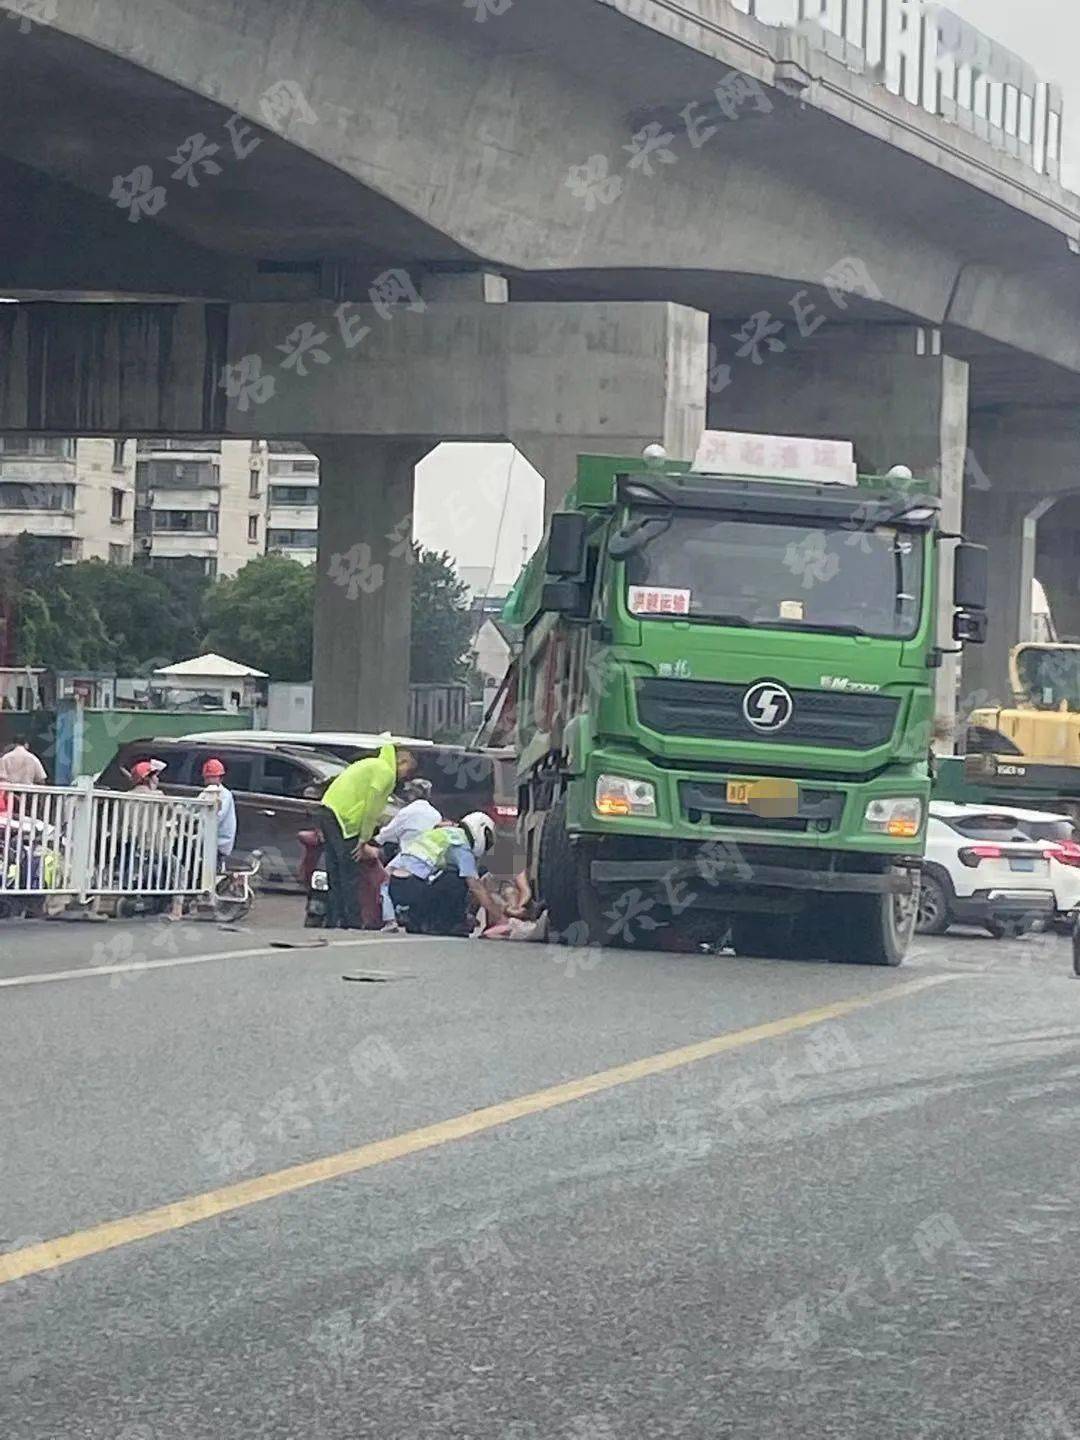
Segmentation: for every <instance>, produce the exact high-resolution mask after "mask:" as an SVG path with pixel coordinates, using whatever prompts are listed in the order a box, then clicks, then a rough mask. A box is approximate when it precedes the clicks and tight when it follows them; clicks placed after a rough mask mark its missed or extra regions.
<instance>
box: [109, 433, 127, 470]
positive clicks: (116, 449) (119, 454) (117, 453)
mask: <svg viewBox="0 0 1080 1440" xmlns="http://www.w3.org/2000/svg"><path fill="white" fill-rule="evenodd" d="M126 443H127V442H126V441H124V440H114V441H113V442H112V468H113V469H114V470H123V468H124V445H125V444H126Z"/></svg>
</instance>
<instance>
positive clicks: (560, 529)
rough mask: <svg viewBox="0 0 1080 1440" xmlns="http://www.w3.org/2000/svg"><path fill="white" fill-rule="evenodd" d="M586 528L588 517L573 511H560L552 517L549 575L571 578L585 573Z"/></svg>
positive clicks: (548, 562) (548, 548) (549, 534)
mask: <svg viewBox="0 0 1080 1440" xmlns="http://www.w3.org/2000/svg"><path fill="white" fill-rule="evenodd" d="M586 526H587V520H586V517H585V516H584V515H582V514H579V513H577V512H575V511H572V510H571V511H560V512H559V513H558V514H556V515H553V516H552V517H551V529H550V531H549V533H548V547H547V565H546V567H545V569H546V571H547V574H549V575H559V576H562V577H564V578H570V577H577V576H580V575H582V574H583V573H584V570H585V543H586V536H587V529H586Z"/></svg>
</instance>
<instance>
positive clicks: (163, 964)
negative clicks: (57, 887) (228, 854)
mask: <svg viewBox="0 0 1080 1440" xmlns="http://www.w3.org/2000/svg"><path fill="white" fill-rule="evenodd" d="M437 938H438V937H437V936H430V935H413V936H411V937H410V940H411V941H412V942H413V943H416V942H417V941H424V942H426V943H430V941H431V940H433V939H437ZM379 939H380V937H379V936H378V935H370V936H364V937H362V938H361V937H357V938H356V939H355V940H328V941H327V942H326V944H325V945H298V946H297V947H296V949H295V951H294V950H292V949H290V948H289V947H285V946H280V945H264V946H260V947H259V948H258V949H257V950H218V951H215V952H214V953H213V954H212V955H176V956H170V957H169V958H168V959H164V960H132V961H130V962H128V963H126V964H123V965H84V966H83V967H82V968H81V969H79V970H53V971H51V972H50V971H46V972H45V973H44V974H40V975H12V976H10V977H9V978H8V979H6V980H0V989H7V988H9V987H10V986H13V985H51V984H52V983H53V982H54V981H57V980H89V979H92V978H93V977H94V976H96V975H126V974H128V973H130V972H131V971H132V970H167V969H170V968H171V967H173V966H177V965H208V964H209V963H210V962H211V961H212V960H244V959H253V958H254V957H255V956H264V955H290V954H298V955H321V954H322V953H323V952H324V951H325V950H346V949H349V948H350V947H351V946H367V945H375V944H377V943H378V942H379ZM382 943H383V944H384V945H385V944H387V943H388V942H387V941H385V940H383V942H382ZM389 943H390V944H391V945H393V944H395V943H399V942H395V941H390V942H389Z"/></svg>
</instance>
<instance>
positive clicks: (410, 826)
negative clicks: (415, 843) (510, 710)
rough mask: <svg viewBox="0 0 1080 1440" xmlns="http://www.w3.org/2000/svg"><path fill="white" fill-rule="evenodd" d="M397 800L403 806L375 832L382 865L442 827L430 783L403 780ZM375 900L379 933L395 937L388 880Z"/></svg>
mask: <svg viewBox="0 0 1080 1440" xmlns="http://www.w3.org/2000/svg"><path fill="white" fill-rule="evenodd" d="M401 797H402V799H403V800H404V801H405V804H404V805H403V806H402V807H401V809H400V810H399V811H398V812H397V814H396V815H395V816H394V817H393V819H392V820H388V821H387V822H386V824H385V825H384V826H383V827H382V829H381V830H380V831H378V833H377V834H376V836H375V839H374V841H373V844H375V845H377V846H378V847H379V850H380V851H381V852H382V853H383V855H384V860H383V863H384V864H387V863H388V862H389V860H392V859H393V857H394V855H395V854H396V853H397V851H399V850H400V849H401V848H402V846H403V845H407V844H408V843H409V841H410V840H415V839H416V837H417V835H422V834H423V833H424V831H425V830H434V829H435V827H436V826H437V825H441V824H442V820H443V817H442V816H441V815H440V814H439V812H438V810H436V809H435V806H434V805H432V803H431V781H430V780H421V779H413V780H406V782H405V784H404V785H402V787H401ZM388 847H390V849H389V851H388ZM379 899H380V902H381V904H382V920H383V925H382V928H383V933H384V934H386V935H397V934H399V933H400V932H401V926H400V925H399V924H398V923H397V916H396V915H395V913H394V902H393V901H392V900H391V899H390V881H389V879H386V880H384V881H383V884H382V888H381V890H380V891H379Z"/></svg>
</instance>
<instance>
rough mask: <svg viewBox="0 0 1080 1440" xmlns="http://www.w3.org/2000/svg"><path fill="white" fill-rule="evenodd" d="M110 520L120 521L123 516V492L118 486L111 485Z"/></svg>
mask: <svg viewBox="0 0 1080 1440" xmlns="http://www.w3.org/2000/svg"><path fill="white" fill-rule="evenodd" d="M109 518H110V519H111V520H113V521H114V522H115V521H118V520H119V521H122V520H123V518H124V492H123V490H121V489H120V488H119V487H118V486H116V485H114V486H113V492H112V512H111V514H110V517H109Z"/></svg>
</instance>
